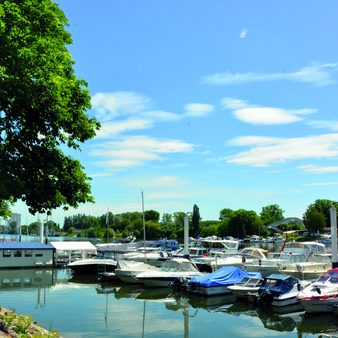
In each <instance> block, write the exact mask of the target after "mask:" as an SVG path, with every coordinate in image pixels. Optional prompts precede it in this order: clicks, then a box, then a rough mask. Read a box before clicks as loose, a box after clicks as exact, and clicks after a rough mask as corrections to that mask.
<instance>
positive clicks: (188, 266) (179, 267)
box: [136, 258, 202, 287]
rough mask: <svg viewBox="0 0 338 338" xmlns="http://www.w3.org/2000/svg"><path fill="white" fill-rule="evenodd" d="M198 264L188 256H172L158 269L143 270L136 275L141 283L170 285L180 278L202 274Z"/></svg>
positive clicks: (146, 284)
mask: <svg viewBox="0 0 338 338" xmlns="http://www.w3.org/2000/svg"><path fill="white" fill-rule="evenodd" d="M200 275H202V272H200V271H199V270H198V269H197V267H196V265H195V264H194V263H192V262H191V261H190V260H188V259H186V258H172V260H170V261H166V262H165V263H164V265H163V266H162V267H161V268H159V269H158V270H157V271H148V272H142V273H139V274H137V275H136V278H137V279H138V280H139V282H140V283H142V284H144V285H145V286H150V287H169V286H170V285H171V284H172V283H173V282H175V281H176V280H177V279H179V278H185V279H190V278H191V277H193V276H200Z"/></svg>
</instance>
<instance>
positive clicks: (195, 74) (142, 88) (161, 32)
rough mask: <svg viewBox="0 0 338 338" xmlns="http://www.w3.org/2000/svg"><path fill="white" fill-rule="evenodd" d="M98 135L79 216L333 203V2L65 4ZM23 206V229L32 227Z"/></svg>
mask: <svg viewBox="0 0 338 338" xmlns="http://www.w3.org/2000/svg"><path fill="white" fill-rule="evenodd" d="M58 3H59V4H60V7H61V8H62V9H63V11H64V12H65V14H66V16H67V18H68V20H69V24H70V27H69V31H70V32H71V34H72V36H73V40H74V43H73V45H71V46H70V47H69V49H70V52H71V53H72V55H73V57H74V60H75V62H76V64H75V71H76V74H77V76H79V77H81V78H84V79H85V80H86V81H87V82H88V86H89V90H90V93H91V96H92V109H91V110H90V111H89V112H88V113H89V114H90V115H93V116H97V117H98V119H99V120H100V122H101V123H102V129H101V130H100V131H99V132H98V134H97V137H96V138H95V139H93V140H91V141H89V142H86V143H85V144H83V146H82V152H76V153H75V152H74V153H72V155H73V156H74V157H76V158H78V159H79V160H80V161H81V162H82V164H83V165H84V167H85V170H86V172H87V173H88V175H89V176H91V177H92V193H93V195H94V197H95V201H96V203H95V204H88V205H82V206H80V207H79V208H78V209H77V210H69V211H67V212H66V213H65V212H63V211H62V210H55V211H53V216H52V219H53V220H55V221H57V222H60V223H62V222H63V218H64V216H69V215H73V214H76V213H85V214H91V215H102V214H103V213H105V212H106V211H107V209H109V211H111V212H113V213H120V212H126V211H141V191H143V192H144V203H145V209H146V210H148V209H154V210H157V211H159V212H160V213H161V214H162V213H164V212H165V213H173V212H176V211H187V212H188V211H192V208H193V205H194V204H197V205H198V207H199V209H200V214H201V217H202V219H204V220H207V219H218V217H219V211H220V210H221V209H223V208H231V209H234V210H236V209H240V208H243V209H247V210H255V211H256V212H257V213H259V212H260V211H261V209H262V207H263V206H266V205H269V204H275V203H276V204H278V205H279V206H280V207H281V208H282V209H283V210H285V213H284V215H285V216H286V217H289V216H297V217H302V215H303V213H304V211H305V210H306V208H307V206H308V205H309V204H310V203H312V202H314V201H315V200H316V199H322V198H325V199H326V198H327V199H332V200H337V187H338V161H337V159H338V117H337V110H338V95H337V89H338V88H337V81H338V72H337V71H338V50H337V48H338V44H337V43H336V41H337V36H338V21H337V18H336V14H337V12H338V3H337V2H336V1H330V0H328V1H311V0H310V1H309V0H306V1H305V0H301V1H290V0H286V1H250V0H247V1H241V0H239V1H238V0H237V1H223V0H210V1H201V0H161V1H159V0H143V1H138V0H100V1H89V0H73V1H69V0H59V1H58ZM26 210H27V209H26V208H25V207H24V206H22V204H20V203H18V204H17V205H16V207H15V208H13V211H14V212H20V213H21V214H22V217H23V223H24V222H25V219H28V221H29V222H30V221H34V220H35V219H36V216H31V215H29V214H28V212H27V211H26Z"/></svg>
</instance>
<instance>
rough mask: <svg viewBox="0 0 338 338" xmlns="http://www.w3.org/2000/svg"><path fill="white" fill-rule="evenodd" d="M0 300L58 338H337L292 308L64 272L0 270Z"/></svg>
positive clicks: (330, 324) (317, 318) (335, 324)
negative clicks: (59, 337) (319, 337)
mask: <svg viewBox="0 0 338 338" xmlns="http://www.w3.org/2000/svg"><path fill="white" fill-rule="evenodd" d="M13 291H15V292H16V294H18V292H22V295H24V296H25V301H24V302H23V301H22V300H21V301H20V298H21V299H23V297H17V295H16V296H15V297H13ZM27 291H28V292H27ZM32 291H33V292H32ZM0 292H2V305H3V306H5V307H6V306H8V304H9V306H10V307H14V308H16V309H17V310H18V311H20V312H24V313H27V314H32V315H33V316H34V317H35V316H38V317H35V318H36V319H37V320H38V321H40V322H42V323H44V325H46V326H47V327H49V325H50V323H51V321H52V320H53V325H54V326H53V327H54V328H55V329H57V330H59V331H60V332H61V334H62V336H63V337H65V338H66V337H76V336H78V337H80V336H85V335H87V336H92V337H107V336H113V337H137V338H139V337H140V336H141V337H150V336H151V337H156V338H157V337H163V336H166V337H182V336H184V337H185V338H188V337H189V335H190V336H191V337H194V338H196V337H205V336H208V335H213V336H215V337H216V336H220V332H224V327H226V328H227V333H229V336H232V337H235V338H239V337H244V336H248V334H250V336H251V337H267V336H272V331H274V332H275V333H274V335H278V336H279V337H291V336H294V337H296V336H297V337H310V336H311V335H316V336H317V335H322V336H323V335H329V336H334V335H337V334H338V316H337V315H335V314H325V315H308V314H305V313H304V311H303V309H302V308H301V307H299V306H297V307H292V308H290V307H289V308H283V309H272V308H258V307H257V306H256V305H255V304H253V303H249V302H244V301H236V299H235V298H234V297H233V296H231V295H229V296H217V297H198V296H196V295H193V296H192V295H189V294H185V293H180V292H173V291H172V290H171V289H166V288H154V289H153V288H146V287H143V286H142V285H125V284H121V283H115V282H114V283H111V282H110V283H107V282H105V283H100V282H98V281H97V279H96V277H93V276H81V277H80V276H75V275H74V276H73V275H72V274H70V273H69V272H67V270H66V271H60V270H48V269H45V270H44V269H40V270H35V269H27V270H0ZM28 299H31V301H30V302H29V301H28ZM32 302H33V303H34V309H32V306H31V305H33V304H32ZM51 318H53V319H51ZM67 323H68V324H67ZM283 332H284V334H283ZM311 337H312V336H311Z"/></svg>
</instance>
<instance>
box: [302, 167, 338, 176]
mask: <svg viewBox="0 0 338 338" xmlns="http://www.w3.org/2000/svg"><path fill="white" fill-rule="evenodd" d="M299 168H300V169H302V170H304V171H306V172H308V173H311V174H328V173H337V172H338V166H326V167H324V166H316V165H303V166H300V167H299Z"/></svg>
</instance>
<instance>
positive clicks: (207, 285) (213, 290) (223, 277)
mask: <svg viewBox="0 0 338 338" xmlns="http://www.w3.org/2000/svg"><path fill="white" fill-rule="evenodd" d="M251 277H261V275H260V274H259V273H257V272H252V273H249V272H246V271H244V270H242V269H241V268H239V267H235V266H225V267H223V268H220V269H218V270H216V271H215V272H212V273H208V274H204V275H202V276H197V277H193V278H191V279H190V281H188V283H187V287H186V289H187V291H188V292H190V293H193V294H197V295H202V296H215V295H224V294H230V293H231V291H230V290H229V289H228V287H229V286H230V285H234V284H236V283H239V282H240V281H242V280H243V278H251Z"/></svg>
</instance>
